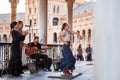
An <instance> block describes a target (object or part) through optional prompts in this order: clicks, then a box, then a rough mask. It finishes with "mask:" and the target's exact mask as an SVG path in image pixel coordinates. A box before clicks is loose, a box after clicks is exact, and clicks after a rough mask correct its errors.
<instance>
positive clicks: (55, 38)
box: [53, 32, 57, 43]
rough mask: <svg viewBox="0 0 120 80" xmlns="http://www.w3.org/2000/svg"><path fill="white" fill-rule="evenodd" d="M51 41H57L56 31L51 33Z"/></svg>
mask: <svg viewBox="0 0 120 80" xmlns="http://www.w3.org/2000/svg"><path fill="white" fill-rule="evenodd" d="M53 42H54V43H57V33H56V32H54V34H53Z"/></svg>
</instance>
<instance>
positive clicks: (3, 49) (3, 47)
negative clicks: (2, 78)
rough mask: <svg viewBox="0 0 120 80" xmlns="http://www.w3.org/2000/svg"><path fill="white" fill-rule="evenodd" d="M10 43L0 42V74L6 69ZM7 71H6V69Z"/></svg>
mask: <svg viewBox="0 0 120 80" xmlns="http://www.w3.org/2000/svg"><path fill="white" fill-rule="evenodd" d="M10 49H11V43H0V69H2V71H1V75H2V74H3V71H6V69H7V66H8V62H9V59H10ZM6 72H7V71H6Z"/></svg>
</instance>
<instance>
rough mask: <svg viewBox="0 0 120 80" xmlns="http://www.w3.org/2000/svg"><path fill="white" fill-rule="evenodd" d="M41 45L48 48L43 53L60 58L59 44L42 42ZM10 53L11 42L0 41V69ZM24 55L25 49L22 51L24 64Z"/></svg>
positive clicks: (4, 64) (54, 58)
mask: <svg viewBox="0 0 120 80" xmlns="http://www.w3.org/2000/svg"><path fill="white" fill-rule="evenodd" d="M43 47H47V48H48V50H47V52H46V53H45V54H47V55H48V57H50V58H52V59H53V60H60V59H61V58H62V54H61V50H62V45H61V44H43ZM10 55H11V43H0V69H2V70H5V69H6V68H7V66H8V63H9V60H10ZM26 57H27V56H26V55H25V49H24V48H23V51H22V64H23V65H25V64H26V63H27V60H26Z"/></svg>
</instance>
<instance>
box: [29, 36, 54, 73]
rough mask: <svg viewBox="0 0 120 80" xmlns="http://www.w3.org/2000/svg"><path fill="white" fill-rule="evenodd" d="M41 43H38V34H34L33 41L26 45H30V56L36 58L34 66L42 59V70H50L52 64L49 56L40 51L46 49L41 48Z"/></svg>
mask: <svg viewBox="0 0 120 80" xmlns="http://www.w3.org/2000/svg"><path fill="white" fill-rule="evenodd" d="M41 45H42V44H40V43H39V37H38V36H36V37H35V38H34V41H33V42H31V43H28V46H30V48H31V55H30V58H32V59H36V66H38V65H39V61H40V59H43V61H44V70H45V71H46V70H47V71H51V69H50V66H51V64H52V59H51V58H49V57H48V56H47V55H45V54H42V53H44V52H46V50H47V49H42V48H41Z"/></svg>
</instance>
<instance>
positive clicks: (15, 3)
mask: <svg viewBox="0 0 120 80" xmlns="http://www.w3.org/2000/svg"><path fill="white" fill-rule="evenodd" d="M9 2H10V3H11V4H12V6H17V4H18V3H19V0H9Z"/></svg>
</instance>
